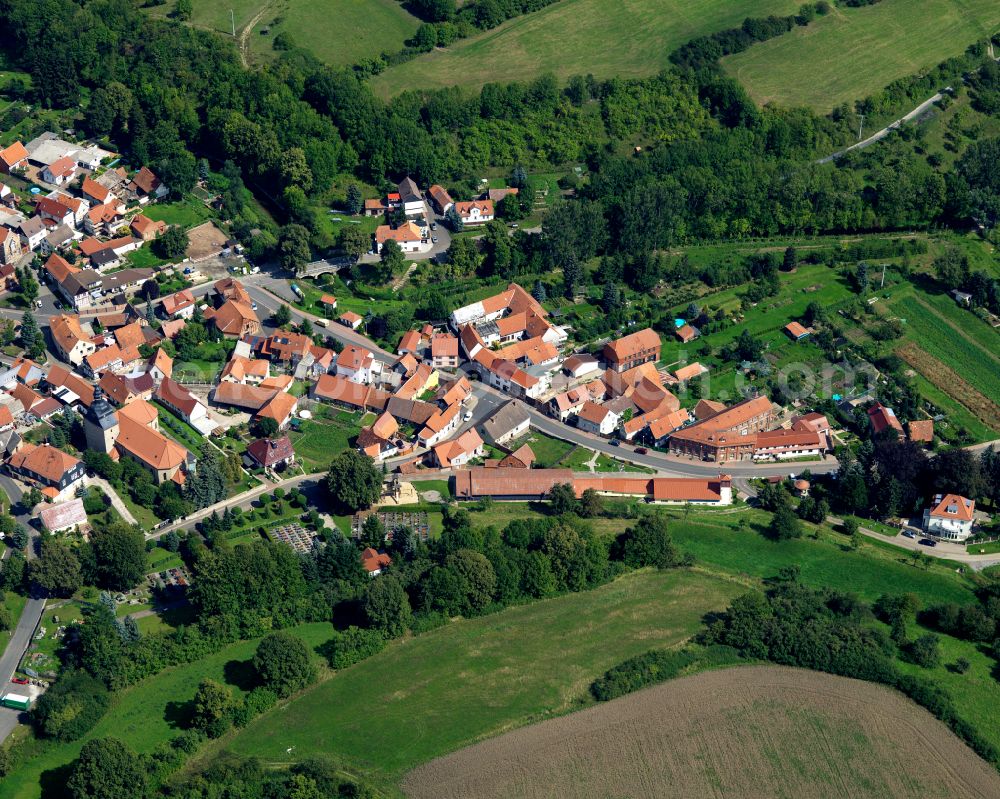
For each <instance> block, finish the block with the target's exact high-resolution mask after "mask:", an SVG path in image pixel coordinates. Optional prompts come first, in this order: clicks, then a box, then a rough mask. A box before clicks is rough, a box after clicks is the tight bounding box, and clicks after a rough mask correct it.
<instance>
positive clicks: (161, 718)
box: [0, 623, 333, 799]
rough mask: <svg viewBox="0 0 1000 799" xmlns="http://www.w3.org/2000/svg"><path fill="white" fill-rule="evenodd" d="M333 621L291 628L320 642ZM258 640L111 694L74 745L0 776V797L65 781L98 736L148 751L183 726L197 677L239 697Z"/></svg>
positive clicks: (27, 794)
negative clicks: (99, 715) (106, 707)
mask: <svg viewBox="0 0 1000 799" xmlns="http://www.w3.org/2000/svg"><path fill="white" fill-rule="evenodd" d="M332 630H333V628H332V626H331V625H330V624H326V623H317V624H306V625H302V626H301V627H296V628H294V629H292V630H290V632H291V633H292V634H294V635H296V636H298V637H300V638H302V640H304V641H305V642H306V643H307V644H308V645H309V646H317V645H319V644H321V643H323V642H324V641H326V640H328V639H329V638H330V635H331V632H332ZM256 646H257V641H242V642H240V643H237V644H232V645H231V646H227V647H224V648H223V649H220V650H219V651H218V652H216V653H214V654H212V655H210V656H209V657H206V658H202V659H201V660H198V661H195V662H194V663H189V664H186V665H184V666H175V667H172V668H168V669H165V670H164V671H162V672H161V673H160V674H158V675H156V676H155V677H152V678H150V679H147V680H144V681H143V682H141V683H139V684H138V685H134V686H132V687H130V688H127V689H125V690H124V691H119V692H117V693H115V694H114V695H113V696H112V707H111V709H110V710H109V711H108V713H107V714H106V715H105V716H104V718H103V719H101V721H100V722H98V723H97V725H96V726H95V727H94V728H93V729H92V730H91V731H90V732H89V733H87V734H86V735H85V736H84V737H83V738H82V739H81V740H79V741H75V742H73V743H70V744H48V745H46V747H45V748H44V750H43V751H41V752H40V753H39V754H38V755H37V756H36V757H34V758H32V759H31V760H30V761H28V762H26V763H25V764H24V765H23V766H22V767H20V768H18V769H17V770H15V771H13V772H12V773H10V774H7V775H6V776H4V778H3V779H2V780H0V797H3V798H4V799H29V798H30V799H34V797H37V796H39V795H40V788H41V785H42V784H43V783H44V784H45V785H48V786H50V787H51V786H54V785H61V782H60V781H61V780H64V779H65V775H63V774H62V773H61V771H60V770H61V769H62V767H64V766H66V765H67V764H69V763H70V762H71V761H72V760H73V759H74V758H75V757H76V756H77V755H78V754H79V753H80V749H81V748H82V746H83V744H84V743H86V742H87V741H89V740H91V739H93V738H103V737H106V736H115V737H117V738H120V739H121V740H123V741H126V742H127V743H128V745H129V746H131V747H132V748H133V749H135V750H136V751H138V752H148V751H150V750H152V749H153V748H154V747H155V746H156V745H157V744H159V743H161V742H163V741H166V740H168V739H170V738H171V737H173V736H174V735H176V734H177V733H178V732H179V731H180V729H181V728H180V726H179V724H180V719H182V718H183V715H184V711H185V709H184V705H185V703H188V702H190V701H191V699H193V698H194V694H195V691H196V690H197V688H198V682H199V681H200V680H201V679H203V678H205V677H208V678H210V679H213V680H218V681H219V682H224V683H227V684H228V685H229V686H230V687H231V688H232V689H233V693H234V695H236V696H241V695H242V693H243V692H242V690H241V688H240V684H241V681H242V677H243V675H244V674H245V672H246V665H245V663H246V661H249V660H250V658H251V657H252V656H253V653H254V650H255V649H256Z"/></svg>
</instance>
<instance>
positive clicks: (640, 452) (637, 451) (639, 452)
mask: <svg viewBox="0 0 1000 799" xmlns="http://www.w3.org/2000/svg"><path fill="white" fill-rule="evenodd" d="M648 452H649V450H648V449H646V448H645V447H636V448H635V454H636V455H645V454H646V453H648Z"/></svg>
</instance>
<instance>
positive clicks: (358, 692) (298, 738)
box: [226, 572, 740, 779]
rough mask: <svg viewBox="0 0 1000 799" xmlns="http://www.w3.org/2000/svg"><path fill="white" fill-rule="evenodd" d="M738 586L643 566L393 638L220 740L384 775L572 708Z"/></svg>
mask: <svg viewBox="0 0 1000 799" xmlns="http://www.w3.org/2000/svg"><path fill="white" fill-rule="evenodd" d="M739 590H740V586H739V585H738V584H734V583H732V582H730V581H727V580H724V579H720V578H716V577H713V576H710V575H703V574H697V573H693V572H660V573H653V572H644V573H637V574H631V575H628V576H626V577H623V578H622V579H620V580H617V581H616V582H614V583H612V584H610V585H606V586H603V587H601V588H598V589H597V590H594V591H589V592H585V593H580V594H571V595H568V596H564V597H560V598H557V599H551V600H548V601H544V602H537V603H534V604H530V605H524V606H521V607H515V608H510V609H508V610H505V611H503V612H501V613H497V614H495V615H493V616H487V617H484V618H479V619H472V620H462V621H457V622H454V623H452V624H450V625H448V626H447V627H444V628H441V629H438V630H434V631H432V632H429V633H426V634H425V635H421V636H418V637H416V638H410V639H408V640H404V641H397V642H395V643H393V644H392V645H390V647H389V648H388V649H387V650H386V651H384V652H382V653H381V654H379V655H376V656H375V657H373V658H370V659H369V660H367V661H365V662H363V663H360V664H358V665H356V666H354V667H351V668H349V669H347V670H345V671H343V672H341V673H339V674H337V675H336V676H335V677H334V678H333V679H331V680H329V681H327V682H326V683H324V684H322V685H320V686H318V687H316V688H315V689H313V690H311V691H309V692H308V693H307V694H306V695H304V696H303V697H302V698H301V699H299V700H296V701H293V702H292V703H290V704H288V705H287V706H286V707H285V708H284V709H281V710H278V711H276V712H274V713H271V714H269V715H268V716H266V717H263V718H261V719H260V720H259V721H258V722H256V723H254V724H251V725H250V726H249V727H247V728H246V730H245V731H243V732H241V733H240V734H239V735H237V736H236V737H234V738H233V739H232V740H230V741H228V742H227V744H226V748H227V749H228V750H230V751H234V752H237V753H239V754H244V755H255V756H257V757H260V758H262V759H263V760H264V761H266V762H268V763H276V764H277V763H286V762H290V761H292V760H295V759H299V758H302V757H307V756H309V755H310V754H319V753H323V752H327V753H332V754H334V755H335V756H343V757H345V758H347V759H348V761H349V762H351V763H353V764H355V765H357V766H358V767H360V768H362V769H364V770H370V771H371V772H373V773H375V774H377V775H381V776H387V777H389V778H390V779H395V778H397V777H398V776H399V775H401V774H402V773H403V772H404V771H406V770H407V769H409V768H411V767H412V766H414V765H416V764H418V763H422V762H425V761H426V760H429V759H430V758H433V757H436V756H438V755H441V754H444V753H445V752H448V751H450V750H452V749H454V748H456V747H459V746H462V745H465V744H467V743H471V742H473V741H476V740H478V739H480V738H483V737H487V736H492V735H496V734H497V733H499V732H502V731H504V730H506V729H509V728H511V727H516V726H521V725H523V724H527V723H531V722H534V721H539V720H541V719H543V718H546V717H548V716H551V715H553V714H557V713H563V712H566V711H568V710H570V709H572V708H573V707H575V706H577V705H578V703H579V701H580V699H581V697H582V696H583V695H584V694H585V692H586V689H587V686H588V685H589V683H590V681H591V680H592V679H593V678H594V677H596V676H597V675H598V674H600V673H601V672H602V671H603V670H605V669H607V668H608V667H609V666H611V665H612V664H614V663H616V662H618V661H619V660H621V659H623V658H625V657H629V656H631V655H633V654H637V653H639V652H643V651H645V650H647V649H650V648H652V647H668V646H673V645H676V644H679V643H680V642H681V641H683V640H685V639H686V638H687V637H689V636H690V635H691V634H692V633H693V632H695V630H697V628H698V627H699V625H700V619H701V616H702V614H703V613H704V612H705V611H707V610H710V609H712V608H720V607H723V606H724V605H725V604H726V603H727V601H728V599H729V598H731V597H732V596H734V595H735V594H736V593H738V591H739ZM293 718H294V720H295V721H294V723H289V720H290V719H293ZM289 747H295V748H294V750H293V751H292V754H289V753H288V751H287V750H288V749H289Z"/></svg>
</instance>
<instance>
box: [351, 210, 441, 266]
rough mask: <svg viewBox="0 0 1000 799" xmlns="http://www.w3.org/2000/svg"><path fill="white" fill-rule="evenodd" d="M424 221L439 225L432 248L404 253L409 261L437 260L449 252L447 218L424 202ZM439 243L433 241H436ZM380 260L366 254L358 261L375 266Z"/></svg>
mask: <svg viewBox="0 0 1000 799" xmlns="http://www.w3.org/2000/svg"><path fill="white" fill-rule="evenodd" d="M424 219H426V220H427V222H428V224H432V223H434V224H437V230H432V231H431V232H430V235H431V246H430V249H428V250H425V251H424V252H408V253H404V255H405V256H406V258H407V260H408V261H427V260H429V259H431V258H436V257H437V256H438V255H441V254H442V253H445V252H447V251H448V248H449V247H450V246H451V231H449V230H448V226H447V225H446V224H445V218H444V216H442V215H441V214H438V213H435V212H434V209H433V208H432V207H431V204H430V203H429V202H427V200H424ZM435 238H436V239H437V241H436V242H435V241H433V240H434V239H435ZM378 260H379V256H377V255H375V254H374V253H371V252H369V253H365V254H364V255H362V256H361V257H360V258H359V259H358V261H359V263H363V264H373V263H376V262H377V261H378Z"/></svg>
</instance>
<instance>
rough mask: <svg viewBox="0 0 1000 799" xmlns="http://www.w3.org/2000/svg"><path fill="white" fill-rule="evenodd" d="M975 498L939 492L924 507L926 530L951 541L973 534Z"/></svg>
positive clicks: (962, 539)
mask: <svg viewBox="0 0 1000 799" xmlns="http://www.w3.org/2000/svg"><path fill="white" fill-rule="evenodd" d="M975 510H976V503H975V501H974V500H971V499H966V498H965V497H962V496H959V495H958V494H945V495H944V496H942V495H941V494H938V495H936V496H935V497H934V502H932V503H931V507H929V508H925V509H924V531H925V532H927V533H930V534H931V535H935V536H938V537H939V538H946V539H948V540H949V541H964V540H965V539H967V538H968V537H969V536H970V535H972V522H973V518H974V517H973V514H974V512H975Z"/></svg>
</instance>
